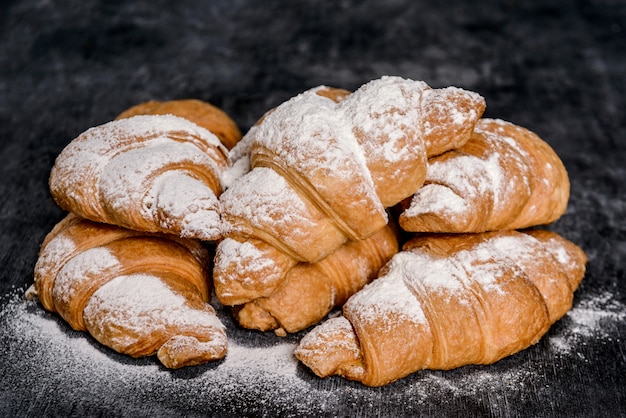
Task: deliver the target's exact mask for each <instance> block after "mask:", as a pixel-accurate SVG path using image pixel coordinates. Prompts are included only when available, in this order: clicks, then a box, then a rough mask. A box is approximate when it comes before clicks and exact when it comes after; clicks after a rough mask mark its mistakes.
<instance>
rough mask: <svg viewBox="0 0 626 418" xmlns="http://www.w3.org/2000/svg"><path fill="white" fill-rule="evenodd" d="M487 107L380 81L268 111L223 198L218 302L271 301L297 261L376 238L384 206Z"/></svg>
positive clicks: (465, 134)
mask: <svg viewBox="0 0 626 418" xmlns="http://www.w3.org/2000/svg"><path fill="white" fill-rule="evenodd" d="M322 91H323V92H325V91H327V90H324V89H322ZM328 96H331V98H329V97H328ZM484 107H485V103H484V99H483V98H482V97H481V96H479V95H478V94H476V93H472V92H468V91H465V90H461V89H458V88H453V87H450V88H444V89H432V88H430V87H428V86H427V85H426V84H425V83H423V82H418V81H412V80H406V79H401V78H398V77H383V78H381V79H378V80H374V81H371V82H369V83H367V84H365V85H363V86H362V87H360V88H359V89H358V90H356V91H355V92H354V93H352V94H349V95H347V96H345V95H335V96H332V95H328V94H323V93H322V94H320V89H312V90H310V91H307V92H304V93H302V94H300V95H298V96H296V97H294V98H292V99H290V100H288V101H287V102H285V103H283V104H281V105H279V106H278V107H276V108H275V109H273V110H272V111H271V112H268V113H267V114H266V115H265V116H264V118H263V120H262V121H261V122H260V123H259V124H258V125H257V126H256V127H255V131H254V137H253V138H252V141H251V144H250V150H251V151H250V162H251V167H252V170H251V171H250V172H249V173H247V174H246V175H244V176H242V177H240V178H238V179H237V180H235V181H234V182H233V183H232V185H231V186H230V188H229V189H228V190H226V192H225V193H224V194H222V196H221V197H220V202H221V204H222V216H223V220H224V222H225V224H226V228H227V229H228V230H227V238H226V239H224V240H223V241H222V242H220V244H219V246H218V250H217V255H216V266H215V271H214V279H215V281H216V284H217V283H220V284H219V285H218V286H216V289H221V291H219V290H218V292H217V295H218V298H219V299H220V301H221V302H222V303H225V304H228V305H234V304H241V303H246V302H248V301H250V300H252V299H254V298H257V297H263V296H268V295H269V294H271V293H272V291H273V290H274V289H276V287H277V286H278V285H279V284H280V283H281V281H282V280H284V277H285V274H286V272H287V271H288V270H289V269H290V268H292V267H293V266H294V265H295V264H297V263H298V262H308V263H315V262H317V261H319V260H321V259H323V258H324V257H326V256H328V255H329V254H331V253H332V252H333V251H335V250H336V249H337V248H339V247H340V246H341V245H342V244H343V243H345V242H346V241H348V240H354V241H357V240H362V239H365V238H367V237H369V236H371V235H372V234H374V233H376V232H377V231H379V230H380V229H381V228H383V227H384V226H385V225H386V224H387V221H388V217H387V212H386V210H385V209H386V208H387V207H390V206H393V205H395V204H397V203H398V202H399V201H401V200H403V199H405V198H407V197H409V196H411V195H412V194H413V193H414V192H415V191H416V190H417V189H418V188H419V187H420V186H421V185H422V183H423V181H424V178H425V174H426V172H425V171H426V169H425V167H426V158H427V157H428V156H431V155H435V154H438V153H441V152H444V151H446V150H447V149H451V148H454V147H457V146H460V145H461V144H463V143H464V142H466V141H467V140H468V139H469V137H470V135H471V132H472V130H473V127H474V123H475V122H476V121H477V120H478V118H480V116H481V115H482V112H483V111H484Z"/></svg>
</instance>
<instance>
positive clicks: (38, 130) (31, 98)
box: [0, 0, 626, 416]
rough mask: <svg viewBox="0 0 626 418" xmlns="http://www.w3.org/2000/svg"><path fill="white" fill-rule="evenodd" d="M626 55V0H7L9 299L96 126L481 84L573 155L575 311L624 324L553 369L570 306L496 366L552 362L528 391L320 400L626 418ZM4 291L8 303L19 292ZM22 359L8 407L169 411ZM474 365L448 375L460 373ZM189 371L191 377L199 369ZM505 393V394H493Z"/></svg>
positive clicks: (1, 402) (501, 114)
mask: <svg viewBox="0 0 626 418" xmlns="http://www.w3.org/2000/svg"><path fill="white" fill-rule="evenodd" d="M625 58H626V2H624V1H617V0H586V1H585V0H574V1H560V0H543V1H535V2H533V1H514V0H509V1H496V0H489V1H481V2H467V1H461V0H459V1H445V0H442V1H439V2H431V1H425V0H419V1H410V0H404V1H403V0H392V1H357V0H344V1H338V2H332V3H331V2H322V1H313V0H308V1H274V0H270V1H253V0H225V1H222V0H219V1H202V0H177V1H175V2H170V1H164V0H153V1H149V2H134V1H104V0H71V1H70V0H67V1H52V0H25V1H6V0H5V1H3V2H2V3H1V4H0V262H1V264H0V266H1V270H2V271H1V278H0V296H2V295H8V294H9V293H15V292H16V291H17V292H22V293H23V291H24V290H25V289H26V288H27V287H28V286H29V285H30V284H31V283H32V270H33V266H34V263H35V261H36V258H37V251H38V249H39V246H40V244H41V242H42V240H43V238H44V236H45V234H46V233H47V232H48V231H49V230H50V229H51V228H52V226H53V225H54V224H55V223H56V222H57V221H59V220H60V219H61V217H62V216H63V213H62V212H61V210H60V209H58V208H57V207H56V206H55V204H54V202H53V201H52V199H51V198H50V195H49V192H48V188H47V180H48V175H49V172H50V169H51V167H52V165H53V163H54V158H55V157H56V156H57V155H58V154H59V152H60V151H61V150H62V148H63V147H64V146H65V145H67V143H69V142H70V141H71V140H72V139H73V138H74V137H76V136H77V135H78V134H80V133H81V132H82V131H84V130H86V129H87V128H89V127H91V126H95V125H99V124H101V123H104V122H107V121H109V120H111V119H113V118H114V117H115V116H116V115H117V114H118V113H120V112H121V111H122V110H124V109H126V108H127V107H129V106H131V105H134V104H137V103H139V102H142V101H145V100H150V99H157V100H168V99H179V98H198V99H201V100H205V101H209V102H211V103H213V104H215V105H217V106H219V107H221V108H222V109H224V110H225V111H226V112H227V113H229V114H230V115H231V116H232V117H233V119H234V120H235V121H236V122H237V123H238V125H239V126H240V127H241V129H242V130H243V131H246V130H247V129H248V128H249V127H250V126H251V125H252V124H253V123H254V122H255V121H256V119H257V118H258V117H260V116H261V115H262V114H263V113H264V112H265V111H266V110H268V109H270V108H271V107H273V106H276V105H278V104H279V103H281V102H282V101H284V100H286V99H288V98H289V97H291V96H293V95H295V94H297V93H299V92H301V91H303V90H305V89H308V88H311V87H314V86H317V85H320V84H325V85H330V86H336V87H343V88H347V89H355V88H357V87H358V86H360V85H361V84H363V83H365V82H367V81H369V80H371V79H374V78H378V77H380V76H381V75H385V74H390V75H399V76H403V77H407V78H412V79H416V80H424V81H426V82H427V83H428V84H430V85H431V86H433V87H444V86H448V85H455V86H458V87H462V88H466V89H469V90H473V91H476V92H479V93H480V94H481V95H483V96H484V97H485V99H486V102H487V110H486V112H485V116H488V117H498V118H502V119H505V120H509V121H511V122H514V123H516V124H519V125H522V126H524V127H527V128H529V129H531V130H533V131H535V132H536V133H537V134H539V135H540V136H541V137H542V138H544V139H545V140H546V141H547V142H548V143H549V144H550V145H551V146H552V147H553V148H554V149H555V151H556V152H557V153H558V154H559V155H560V156H561V158H562V159H563V162H564V163H565V166H566V167H567V169H568V171H569V175H570V179H571V183H572V193H571V199H570V205H569V208H568V212H567V214H566V215H565V216H564V217H563V218H561V219H560V220H559V221H558V222H557V223H555V224H554V225H552V226H551V228H552V229H554V230H556V231H558V232H560V233H561V234H562V235H564V236H565V237H567V238H569V239H570V240H572V241H574V242H575V243H577V244H578V245H580V246H581V247H583V249H584V250H585V251H586V252H587V254H588V256H589V265H588V269H587V275H586V278H585V280H584V281H583V284H582V285H581V287H580V289H579V290H578V292H577V293H576V300H575V308H576V307H577V306H578V307H579V308H580V307H581V306H587V305H585V303H587V304H589V301H590V300H593V299H594V298H596V299H597V297H598V295H608V297H605V298H604V300H605V302H606V306H608V307H610V309H612V311H611V312H612V314H615V315H613V317H614V318H618V319H619V320H617V321H614V323H612V324H610V325H611V326H610V327H609V329H607V330H606V332H605V333H604V334H602V335H603V337H602V338H599V337H597V338H589V339H588V340H585V342H584V344H580V345H579V346H578V347H576V349H577V350H579V352H578V355H571V357H568V358H565V359H563V358H559V361H558V364H556V365H555V361H554V360H555V353H554V352H553V350H551V348H550V347H551V346H550V345H549V344H548V343H547V342H546V340H547V339H548V338H550V335H552V337H555V336H558V335H559V333H563V332H566V331H568V329H569V328H568V327H573V326H574V325H575V323H574V322H572V321H571V320H569V321H568V319H567V317H566V318H564V319H563V320H562V321H560V322H559V323H557V324H556V325H555V326H554V327H553V329H551V331H550V333H549V334H548V336H547V337H546V338H544V340H542V341H541V342H540V343H539V344H538V345H536V346H534V347H531V348H530V349H528V350H526V351H524V352H522V353H520V354H518V355H516V356H514V357H513V359H512V360H507V361H504V362H502V363H499V364H496V365H494V366H491V367H495V368H496V369H494V370H505V368H507V367H509V368H516V367H537V368H542V369H543V370H545V373H543V374H542V380H541V381H540V382H531V383H530V384H529V382H526V385H527V387H526V389H523V390H515V391H509V390H510V388H506V387H502V388H496V389H493V388H490V389H489V388H486V389H485V390H484V391H479V392H477V393H476V394H475V396H473V397H472V396H464V397H454V396H450V394H449V393H448V394H446V396H447V397H448V399H447V402H443V401H441V400H439V399H437V394H436V393H435V392H431V393H430V395H431V396H430V397H429V398H428V399H424V398H421V399H420V400H419V402H416V399H415V397H414V396H407V397H403V395H402V394H407V393H412V392H410V391H409V390H407V388H408V387H410V386H411V385H419V384H421V383H422V381H421V380H420V379H422V377H420V376H423V375H420V373H418V374H416V375H414V376H410V377H409V378H407V379H404V380H403V381H401V382H398V383H396V384H393V385H390V386H388V387H385V388H381V389H370V390H365V389H363V388H362V387H360V386H359V385H356V384H353V383H352V382H345V381H342V380H341V379H338V378H337V379H335V378H332V379H329V380H325V381H320V382H316V383H312V385H315V387H316V390H318V391H319V390H328V391H329V393H334V396H335V397H334V398H333V399H338V400H337V401H336V402H334V403H332V402H329V403H327V404H326V405H321V404H317V405H315V406H313V405H312V406H311V408H310V409H309V410H310V411H315V414H324V415H339V416H343V415H345V416H355V415H383V416H385V415H393V409H394V408H396V409H397V411H396V412H397V413H399V414H400V415H402V414H410V415H420V414H423V415H434V416H441V415H461V416H463V415H470V416H476V415H478V416H484V415H491V416H626V407H625V406H624V405H625V403H626V394H625V393H626V359H625V351H626V350H625V349H624V334H625V332H626V326H625V325H624V318H625V316H624V306H626V284H624V280H626V277H625V276H626V275H625V273H624V266H625V261H624V260H625V258H626V193H625V192H626V187H625V186H624V180H625V179H626V169H625V164H626V144H625V135H626V122H625V121H624V109H625V107H626V99H625V97H626V96H625V93H626V78H625V75H626V59H625ZM1 301H2V306H3V307H4V306H8V304H9V303H14V302H10V298H8V297H3V298H2V299H1ZM577 304H578V305H577ZM607 309H609V308H607ZM5 311H6V309H5ZM6 316H7V315H6V314H5V315H4V317H5V319H6ZM1 317H2V315H0V318H1ZM0 325H2V324H0ZM229 326H230V328H231V330H230V332H232V333H237V332H239V331H238V330H237V329H232V328H233V325H232V324H230V325H229ZM569 330H571V329H569ZM0 332H2V331H0ZM68 332H69V329H68ZM596 334H598V335H599V333H596ZM246 335H248V334H246ZM249 335H251V338H253V339H258V340H259V341H267V340H268V339H270V337H268V336H258V335H255V334H249ZM12 337H14V336H11V335H5V336H3V340H5V341H14V338H13V339H12ZM84 338H88V337H84ZM6 344H8V343H6ZM26 346H27V345H26ZM11 347H13V348H14V345H12V346H11ZM24 350H26V348H25V349H24ZM30 355H32V353H30ZM23 357H24V356H23V355H21V353H20V351H19V350H15V349H13V350H12V351H10V354H7V353H6V352H5V353H3V354H0V365H2V372H1V373H2V375H1V376H0V383H1V385H0V389H1V390H2V392H1V393H2V397H1V398H0V415H8V416H23V415H29V416H39V415H47V416H57V415H61V416H62V415H71V414H77V415H102V414H107V413H108V414H113V415H127V414H131V413H132V415H135V416H140V415H142V412H141V411H143V413H145V414H147V415H150V416H155V415H159V412H160V410H159V407H149V405H150V402H151V401H152V400H153V399H152V398H150V397H148V398H146V399H144V402H146V405H147V406H146V408H147V409H143V410H142V409H141V408H139V410H138V409H137V407H136V405H135V406H134V407H132V408H131V405H132V403H133V402H134V401H133V397H132V396H130V395H129V396H127V397H121V398H120V397H111V398H107V396H106V395H105V394H104V395H102V397H101V398H99V399H97V400H94V399H85V398H73V397H72V396H65V395H64V394H63V392H62V393H61V395H60V396H57V397H54V396H51V397H38V396H36V395H37V393H38V392H37V391H38V389H37V384H36V383H35V384H33V385H32V386H31V385H24V384H21V383H20V382H22V381H23V380H24V379H26V378H28V379H30V380H33V381H34V382H37V381H42V382H45V381H46V376H44V375H38V376H26V377H25V375H24V373H23V370H22V371H20V370H19V369H18V367H17V366H15V364H25V363H20V362H23V361H25V360H24V358H23ZM18 359H20V360H19V361H18ZM32 361H36V359H33V360H32ZM529 364H530V365H531V366H529ZM477 370H478V369H477V368H474V367H467V368H461V369H459V370H456V371H453V372H450V373H449V374H437V375H436V376H441V378H442V379H451V380H450V381H451V382H453V381H454V379H457V380H458V379H465V378H467V377H468V376H469V378H471V376H472V373H476V371H477ZM424 373H429V372H424ZM182 376H183V378H184V379H187V380H188V381H189V379H192V377H193V374H189V375H188V376H187V375H184V374H183V375H182ZM305 376H306V378H308V379H310V380H311V382H313V381H314V378H313V377H312V376H309V375H306V374H305ZM546 388H549V389H546ZM518 389H519V388H518ZM333 391H334V392H333ZM490 391H491V392H490ZM507 391H509V392H507ZM163 392H164V393H167V388H164V389H163ZM491 395H494V396H496V395H500V396H501V398H499V399H506V400H507V401H506V402H496V403H495V404H494V402H490V401H489V400H490V399H492V398H491ZM154 396H157V395H154ZM159 396H160V395H159ZM229 396H231V397H232V396H235V397H236V395H233V394H230V395H229ZM277 396H279V395H277ZM272 399H273V398H271V397H269V398H267V399H266V400H265V402H264V403H263V404H255V401H254V399H253V398H251V399H247V400H246V399H239V400H238V401H237V402H234V403H232V404H228V403H227V402H217V401H215V402H213V401H211V400H210V399H204V400H202V401H201V402H200V403H199V404H198V402H199V401H198V400H195V401H191V400H186V399H185V398H184V397H183V398H181V397H180V396H179V397H178V398H177V402H176V403H175V404H173V405H172V406H171V407H170V408H169V409H167V410H164V411H163V414H172V413H175V414H185V413H186V414H188V415H196V414H204V413H206V414H214V415H253V416H259V415H274V414H278V415H291V414H292V413H293V414H294V415H295V414H296V413H295V412H294V411H295V410H296V409H295V408H293V405H292V407H290V406H289V405H285V403H284V402H282V403H281V402H279V401H277V400H276V401H275V402H274V403H272V402H273V401H272ZM381 399H383V400H384V399H388V400H390V401H389V402H382V401H380V400H381ZM308 401H311V399H309V400H308ZM161 404H162V403H161ZM242 405H243V406H242ZM131 411H132V412H131Z"/></svg>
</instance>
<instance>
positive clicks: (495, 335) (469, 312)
mask: <svg viewBox="0 0 626 418" xmlns="http://www.w3.org/2000/svg"><path fill="white" fill-rule="evenodd" d="M586 260H587V259H586V256H585V254H584V252H583V251H582V250H581V249H580V248H578V247H577V246H576V245H575V244H573V243H571V242H569V241H567V240H566V239H564V238H562V237H561V236H559V235H558V234H556V233H553V232H550V231H539V230H538V231H530V232H528V233H522V232H517V231H500V232H488V233H483V234H474V235H472V234H456V235H447V234H444V235H426V236H421V237H416V238H415V239H413V240H411V241H409V242H407V243H406V244H405V246H404V250H403V251H401V252H399V253H398V254H396V255H395V256H394V257H393V258H392V259H391V261H390V262H389V263H388V264H387V265H386V266H385V267H384V268H383V269H382V270H381V272H380V277H379V278H378V279H376V280H374V281H373V282H372V283H371V284H369V285H367V286H366V287H365V288H363V289H362V290H361V291H359V292H358V293H356V294H355V295H353V296H352V297H351V298H350V299H349V300H348V301H347V302H346V304H345V305H344V307H343V316H339V317H335V318H331V319H329V320H328V321H326V322H324V323H323V324H321V325H318V326H317V327H316V328H314V329H313V330H312V331H311V332H310V333H309V334H307V335H306V336H305V337H304V338H303V339H302V340H301V342H300V345H299V346H298V347H297V349H296V351H295V355H296V357H297V358H298V359H299V360H301V361H302V362H303V363H304V364H305V365H306V366H308V367H309V368H310V369H311V370H313V372H315V374H317V375H318V376H320V377H325V376H330V375H335V374H336V375H341V376H343V377H346V378H348V379H352V380H357V381H360V382H362V383H363V384H365V385H368V386H381V385H385V384H387V383H390V382H392V381H394V380H396V379H399V378H401V377H404V376H407V375H408V374H410V373H413V372H415V371H418V370H421V369H427V368H428V369H444V370H445V369H451V368H455V367H459V366H462V365H467V364H489V363H493V362H495V361H497V360H499V359H501V358H503V357H505V356H508V355H511V354H514V353H516V352H518V351H520V350H523V349H525V348H527V347H529V346H530V345H532V344H534V343H536V342H537V341H538V340H539V339H540V338H541V337H542V335H544V334H545V333H546V331H547V330H548V328H549V327H550V325H551V324H552V323H554V322H555V321H556V320H558V319H559V318H561V317H562V316H563V315H564V314H565V313H566V312H567V311H568V310H569V309H570V308H571V305H572V299H573V292H574V291H575V290H576V288H577V287H578V285H579V283H580V281H581V280H582V278H583V276H584V272H585V263H586Z"/></svg>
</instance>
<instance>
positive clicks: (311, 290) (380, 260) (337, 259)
mask: <svg viewBox="0 0 626 418" xmlns="http://www.w3.org/2000/svg"><path fill="white" fill-rule="evenodd" d="M396 252H398V240H397V237H396V233H395V231H394V230H393V229H392V228H391V227H390V226H386V227H384V228H382V229H381V230H380V231H378V232H377V233H375V234H374V235H372V236H371V237H369V238H366V239H365V240H362V241H348V242H347V243H345V244H344V245H342V246H341V247H339V249H337V250H336V251H335V252H333V253H332V254H330V255H329V256H328V257H325V258H324V259H322V260H321V261H318V262H317V263H298V264H297V265H296V266H294V267H293V268H292V269H291V270H289V272H288V273H287V275H286V278H285V280H284V281H283V282H282V283H281V285H280V286H279V287H278V288H277V289H276V291H275V292H274V293H272V294H271V295H270V296H267V297H261V298H258V299H255V300H253V301H251V302H248V303H246V304H244V305H242V306H239V307H237V309H236V310H235V316H236V318H237V320H238V322H239V324H240V325H242V326H243V327H245V328H251V329H259V330H261V331H268V330H272V329H273V330H275V331H274V332H275V333H276V334H277V335H281V336H284V335H285V334H286V333H287V332H296V331H300V330H302V329H304V328H306V327H308V326H311V325H314V324H316V323H317V322H319V321H321V320H322V319H323V318H324V317H325V316H326V315H327V314H328V313H329V312H330V311H331V310H332V309H333V308H334V307H336V306H341V305H343V304H344V303H345V301H346V300H347V299H348V297H350V296H351V295H352V294H354V293H355V292H356V291H358V290H359V289H361V288H362V287H363V286H365V285H366V284H367V283H369V282H370V281H371V280H373V279H374V278H376V276H377V274H378V271H379V270H380V268H381V267H382V266H383V265H384V264H385V263H386V262H387V261H388V260H389V259H390V258H391V257H392V256H393V255H394V254H395V253H396Z"/></svg>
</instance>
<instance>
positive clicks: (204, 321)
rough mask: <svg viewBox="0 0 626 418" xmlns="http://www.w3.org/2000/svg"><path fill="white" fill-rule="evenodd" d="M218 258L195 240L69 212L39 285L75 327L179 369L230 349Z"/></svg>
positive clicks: (52, 307) (49, 305) (50, 306)
mask: <svg viewBox="0 0 626 418" xmlns="http://www.w3.org/2000/svg"><path fill="white" fill-rule="evenodd" d="M210 261H211V257H210V254H209V252H208V251H207V249H205V248H204V247H203V246H202V245H201V244H200V243H199V242H198V241H195V240H186V239H180V238H176V237H174V236H167V237H166V236H165V235H163V236H157V235H151V234H146V233H142V232H137V231H131V230H127V229H124V228H119V227H116V226H112V225H106V224H99V223H95V222H91V221H88V220H85V219H82V218H80V217H78V216H77V215H74V214H68V215H67V216H66V217H65V218H64V219H63V220H62V221H61V222H59V223H58V224H57V225H56V226H55V227H54V229H53V230H52V231H51V232H50V233H49V234H48V235H47V236H46V238H45V239H44V242H43V244H42V248H41V251H40V254H39V258H38V260H37V263H36V265H35V271H34V278H35V281H34V284H33V287H34V291H35V294H36V295H37V296H38V298H39V300H40V302H41V304H42V305H43V307H44V308H45V309H47V310H48V311H51V312H56V313H58V314H59V315H60V316H61V317H62V318H63V319H64V320H65V321H66V322H67V323H68V324H69V325H70V326H71V327H72V328H73V329H75V330H79V331H88V332H89V333H90V334H91V335H92V336H93V337H94V338H95V339H96V340H97V341H99V342H100V343H102V344H104V345H106V346H108V347H110V348H112V349H114V350H115V351H117V352H119V353H123V354H127V355H130V356H132V357H142V356H150V355H153V354H155V353H156V354H157V357H158V359H159V360H160V361H161V363H163V365H165V366H166V367H168V368H179V367H183V366H191V365H197V364H201V363H205V362H208V361H212V360H217V359H221V358H223V357H224V356H225V355H226V349H227V340H226V331H225V328H224V326H223V325H222V323H221V322H220V320H219V318H218V317H217V315H216V313H215V310H214V309H213V308H212V307H211V305H209V304H208V300H209V283H208V280H207V271H208V268H209V264H208V263H210Z"/></svg>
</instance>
